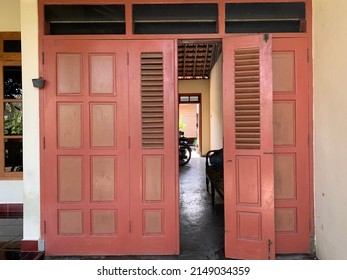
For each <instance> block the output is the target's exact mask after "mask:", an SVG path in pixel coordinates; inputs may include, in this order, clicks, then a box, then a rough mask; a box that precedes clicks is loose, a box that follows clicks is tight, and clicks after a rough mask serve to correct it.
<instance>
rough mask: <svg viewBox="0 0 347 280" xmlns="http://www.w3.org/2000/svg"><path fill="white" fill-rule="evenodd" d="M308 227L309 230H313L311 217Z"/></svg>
mask: <svg viewBox="0 0 347 280" xmlns="http://www.w3.org/2000/svg"><path fill="white" fill-rule="evenodd" d="M308 229H309V231H311V229H312V228H311V219H308Z"/></svg>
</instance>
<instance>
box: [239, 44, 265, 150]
mask: <svg viewBox="0 0 347 280" xmlns="http://www.w3.org/2000/svg"><path fill="white" fill-rule="evenodd" d="M234 58H235V77H234V78H235V144H236V149H260V76H259V72H260V71H259V49H257V48H250V49H238V50H236V51H235V53H234Z"/></svg>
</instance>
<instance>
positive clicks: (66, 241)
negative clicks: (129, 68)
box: [43, 40, 129, 255]
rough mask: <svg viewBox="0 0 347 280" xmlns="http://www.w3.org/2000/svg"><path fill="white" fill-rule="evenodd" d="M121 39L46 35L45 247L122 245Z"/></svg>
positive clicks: (124, 130)
mask: <svg viewBox="0 0 347 280" xmlns="http://www.w3.org/2000/svg"><path fill="white" fill-rule="evenodd" d="M126 47H127V46H126V43H124V42H117V43H115V42H114V41H103V42H102V43H100V42H98V41H89V40H52V41H45V46H44V48H45V62H44V73H45V79H46V80H47V84H46V87H45V91H44V137H45V140H44V145H45V147H44V187H43V193H44V196H43V213H44V215H43V220H44V238H45V241H46V242H45V250H46V254H47V255H71V254H74V255H87V254H94V255H96V254H113V253H115V252H116V253H118V254H128V253H129V246H128V245H127V244H128V243H129V234H128V227H129V226H128V223H129V210H128V208H129V205H128V201H129V199H128V198H129V187H128V174H129V173H128V166H129V158H128V141H127V137H126V135H128V124H127V122H126V121H124V118H125V119H127V115H128V95H127V75H122V73H124V70H123V68H124V66H125V65H126V64H127V60H126V52H127V49H126Z"/></svg>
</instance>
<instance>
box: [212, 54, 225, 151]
mask: <svg viewBox="0 0 347 280" xmlns="http://www.w3.org/2000/svg"><path fill="white" fill-rule="evenodd" d="M210 81H211V82H210V115H211V116H210V141H211V150H216V149H221V148H223V83H222V81H223V77H222V55H221V56H220V57H219V59H218V61H217V63H216V64H215V65H214V67H213V69H212V71H211V77H210Z"/></svg>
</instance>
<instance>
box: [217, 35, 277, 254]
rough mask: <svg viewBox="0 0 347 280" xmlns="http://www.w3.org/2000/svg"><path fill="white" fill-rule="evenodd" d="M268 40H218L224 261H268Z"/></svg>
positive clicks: (270, 196) (270, 209)
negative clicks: (225, 258) (222, 125)
mask: <svg viewBox="0 0 347 280" xmlns="http://www.w3.org/2000/svg"><path fill="white" fill-rule="evenodd" d="M271 67H272V65H271V38H270V37H267V36H262V35H251V36H237V37H229V38H224V39H223V87H224V91H223V119H224V121H223V123H224V153H225V154H224V182H225V186H224V196H225V202H224V203H225V256H226V257H228V258H236V259H273V258H274V257H275V250H274V245H275V244H274V241H275V230H274V175H273V126H272V71H271V69H272V68H271Z"/></svg>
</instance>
